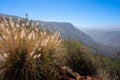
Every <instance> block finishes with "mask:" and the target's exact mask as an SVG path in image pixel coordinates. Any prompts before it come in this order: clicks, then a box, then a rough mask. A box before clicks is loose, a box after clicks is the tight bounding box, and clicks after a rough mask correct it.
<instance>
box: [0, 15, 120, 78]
mask: <svg viewBox="0 0 120 80" xmlns="http://www.w3.org/2000/svg"><path fill="white" fill-rule="evenodd" d="M59 36H60V34H59V33H58V32H54V33H50V32H48V31H45V30H42V29H39V25H38V23H33V22H30V21H28V20H27V18H26V19H23V20H20V19H12V18H4V17H1V18H0V80H61V79H62V80H66V77H67V80H70V79H68V78H69V77H70V75H67V76H66V75H63V74H64V73H66V72H65V71H64V70H63V72H62V73H63V74H61V69H60V67H61V65H62V66H63V68H64V65H67V66H68V67H70V68H72V70H73V72H75V73H76V72H77V74H78V73H79V74H80V76H83V78H84V79H82V78H81V79H79V80H87V79H85V78H86V76H88V77H89V78H90V76H94V77H95V76H96V75H100V76H101V77H102V78H103V80H119V79H120V76H119V74H120V64H119V61H120V60H119V58H117V59H115V58H113V59H112V58H106V57H103V56H99V55H93V54H92V53H91V51H89V49H87V48H85V47H83V45H81V43H79V42H78V41H75V40H65V41H63V40H62V39H60V37H59ZM63 64H64V65H63ZM58 65H59V66H58ZM113 71H114V73H113ZM68 72H69V70H68ZM68 76H69V77H68ZM77 77H78V76H77ZM101 77H98V78H101ZM64 78H65V79H64ZM91 78H92V77H91ZM76 80H78V79H76ZM95 80H98V79H95Z"/></svg>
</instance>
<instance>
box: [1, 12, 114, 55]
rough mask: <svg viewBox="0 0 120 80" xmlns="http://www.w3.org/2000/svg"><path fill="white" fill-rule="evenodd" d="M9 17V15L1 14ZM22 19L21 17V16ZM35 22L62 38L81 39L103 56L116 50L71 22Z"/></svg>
mask: <svg viewBox="0 0 120 80" xmlns="http://www.w3.org/2000/svg"><path fill="white" fill-rule="evenodd" d="M0 16H6V17H9V15H3V14H1V15H0ZM12 17H13V18H20V17H16V16H12ZM21 19H23V18H21ZM35 22H39V23H40V27H41V28H45V29H47V30H49V31H52V32H53V31H58V32H60V34H61V35H60V36H61V37H62V38H64V39H76V40H78V41H81V42H83V43H84V44H85V46H87V47H89V48H91V49H92V50H93V51H94V52H95V53H100V54H102V55H105V56H114V55H113V54H114V53H115V51H116V48H113V47H110V46H104V45H101V44H98V43H96V42H95V41H94V40H93V39H92V38H91V37H90V36H88V35H87V34H85V33H84V32H82V31H80V30H79V29H77V28H76V27H74V26H73V25H72V24H71V23H66V22H44V21H39V20H36V21H35Z"/></svg>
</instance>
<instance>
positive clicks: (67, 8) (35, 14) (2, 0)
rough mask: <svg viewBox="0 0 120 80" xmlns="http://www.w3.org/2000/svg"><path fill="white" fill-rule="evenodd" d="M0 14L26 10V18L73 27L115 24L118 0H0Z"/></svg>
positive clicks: (119, 8)
mask: <svg viewBox="0 0 120 80" xmlns="http://www.w3.org/2000/svg"><path fill="white" fill-rule="evenodd" d="M0 13H2V14H8V15H16V16H20V17H25V14H26V13H27V14H28V17H29V19H35V20H42V21H55V22H70V23H72V24H73V25H75V26H76V27H77V28H100V27H102V28H104V27H105V26H107V27H108V26H112V27H113V26H117V27H118V26H119V25H120V0H0ZM119 27H120V26H119ZM109 28H110V27H109Z"/></svg>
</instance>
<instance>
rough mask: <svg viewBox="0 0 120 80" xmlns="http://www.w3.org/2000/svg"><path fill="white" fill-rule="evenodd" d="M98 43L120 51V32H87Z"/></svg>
mask: <svg viewBox="0 0 120 80" xmlns="http://www.w3.org/2000/svg"><path fill="white" fill-rule="evenodd" d="M86 33H87V34H88V35H89V36H91V37H92V39H94V40H95V41H96V42H98V43H100V44H104V45H108V46H112V47H116V48H119V49H120V31H101V30H92V31H87V32H86Z"/></svg>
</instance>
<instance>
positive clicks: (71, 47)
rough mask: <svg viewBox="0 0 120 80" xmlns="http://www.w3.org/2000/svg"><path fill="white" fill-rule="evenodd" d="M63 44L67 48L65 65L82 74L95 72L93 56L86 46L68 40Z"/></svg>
mask: <svg viewBox="0 0 120 80" xmlns="http://www.w3.org/2000/svg"><path fill="white" fill-rule="evenodd" d="M65 44H66V47H67V49H68V50H67V54H68V55H67V62H66V64H67V65H69V66H70V67H71V68H72V69H73V70H74V71H75V72H77V73H79V74H80V75H83V76H86V75H96V74H97V68H96V64H95V60H94V56H93V55H92V54H91V53H90V51H89V50H88V49H87V48H85V47H83V45H82V43H80V42H77V41H75V40H73V41H70V40H69V41H66V42H65Z"/></svg>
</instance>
